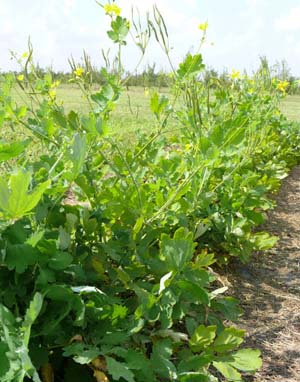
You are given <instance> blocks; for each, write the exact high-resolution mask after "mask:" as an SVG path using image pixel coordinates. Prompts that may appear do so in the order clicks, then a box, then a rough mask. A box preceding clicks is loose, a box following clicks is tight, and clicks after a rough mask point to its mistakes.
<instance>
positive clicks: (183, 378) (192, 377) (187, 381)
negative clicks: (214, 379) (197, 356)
mask: <svg viewBox="0 0 300 382" xmlns="http://www.w3.org/2000/svg"><path fill="white" fill-rule="evenodd" d="M179 381H180V382H210V381H211V379H210V377H208V376H207V375H204V374H202V373H197V372H189V373H182V374H180V375H179Z"/></svg>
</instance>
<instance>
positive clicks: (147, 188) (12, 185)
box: [0, 3, 299, 382]
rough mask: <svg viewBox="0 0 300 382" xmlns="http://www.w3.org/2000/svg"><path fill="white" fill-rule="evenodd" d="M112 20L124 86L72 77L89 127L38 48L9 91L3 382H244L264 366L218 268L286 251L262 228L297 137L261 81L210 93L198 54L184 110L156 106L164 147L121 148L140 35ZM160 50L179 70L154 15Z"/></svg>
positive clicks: (115, 75)
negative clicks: (121, 119)
mask: <svg viewBox="0 0 300 382" xmlns="http://www.w3.org/2000/svg"><path fill="white" fill-rule="evenodd" d="M104 10H105V12H106V13H107V14H108V15H109V17H110V18H111V29H110V30H109V31H108V36H109V37H110V39H111V40H112V41H113V43H115V44H116V45H117V46H118V54H117V57H116V61H115V62H116V63H117V66H116V68H117V70H115V71H110V70H107V68H104V69H102V72H101V74H102V76H103V78H104V80H105V81H104V83H103V85H102V86H101V87H100V88H99V89H98V90H96V91H95V90H93V89H92V86H91V85H92V84H91V82H90V78H89V74H88V73H87V72H86V71H85V69H84V68H81V67H78V66H76V67H74V68H73V77H72V81H73V82H74V83H75V84H77V85H78V86H79V87H80V88H81V89H82V91H83V94H84V95H85V97H86V99H87V100H88V103H89V105H90V111H89V112H88V113H87V114H81V113H79V112H76V111H74V110H72V111H70V112H68V113H66V112H65V110H64V107H63V106H62V105H60V104H59V103H58V102H56V88H57V86H58V84H57V82H56V81H55V80H53V78H52V77H51V75H50V74H45V75H43V76H42V77H40V76H39V75H38V74H37V72H36V70H35V67H34V65H33V61H32V50H31V47H29V53H28V57H27V58H26V64H25V66H24V71H23V73H22V74H21V76H22V77H20V76H19V77H17V78H15V77H14V76H12V75H6V76H2V78H1V90H0V106H1V109H0V126H1V129H2V130H4V129H5V131H6V134H7V136H9V134H10V133H9V130H10V129H11V131H12V135H11V136H12V137H13V140H12V141H10V140H9V139H7V140H3V141H1V144H0V162H1V181H0V254H1V255H0V285H1V288H0V360H1V361H0V378H1V381H3V382H10V381H18V382H22V381H29V380H33V381H40V380H42V381H43V382H48V381H52V380H53V378H54V376H55V379H56V380H63V381H65V382H68V381H72V382H76V381H78V382H79V381H83V380H85V381H98V382H105V381H121V382H124V381H127V382H134V381H136V382H142V381H143V382H144V381H148V382H158V381H161V382H163V381H170V380H171V381H180V382H193V381H197V382H199V381H204V382H210V381H220V380H227V381H242V374H243V373H254V372H255V371H256V370H257V369H258V368H259V367H260V365H261V358H260V353H259V351H258V350H254V349H248V348H239V347H240V345H241V344H242V342H243V337H244V334H245V333H244V331H243V330H239V329H237V328H235V327H233V326H230V322H232V321H234V320H235V319H236V318H237V317H238V316H239V315H240V314H241V310H240V308H239V307H238V301H237V300H236V299H234V298H232V297H230V296H228V295H227V294H226V290H227V288H226V287H224V286H223V285H222V284H220V282H219V281H218V278H217V277H216V273H215V272H213V271H212V268H211V267H212V266H213V264H215V263H218V264H220V265H221V264H224V263H228V262H229V261H230V258H232V257H238V258H239V259H241V261H248V260H249V258H250V256H251V252H252V251H254V250H259V249H265V248H269V247H271V246H272V245H273V244H274V242H275V241H276V238H274V237H270V236H269V235H268V234H267V233H265V232H257V230H255V231H254V230H253V228H254V227H256V226H258V225H259V224H261V223H262V222H263V220H264V211H265V210H267V209H268V208H270V207H271V206H272V201H271V200H270V199H269V195H270V194H271V193H272V192H273V191H275V190H277V189H278V187H279V184H280V179H282V178H283V177H284V176H285V175H286V172H287V170H288V168H289V166H292V165H293V164H295V162H296V161H297V160H298V159H299V134H298V132H297V127H296V126H295V124H292V123H290V122H288V121H287V120H286V119H285V118H284V117H283V116H282V115H281V114H280V112H279V110H278V108H277V103H278V99H279V98H280V97H281V96H282V95H281V94H282V93H284V92H283V91H282V90H281V89H279V88H278V86H277V84H276V83H272V81H271V82H268V81H265V80H266V78H265V77H262V76H261V73H258V74H257V75H256V76H254V78H248V77H242V76H241V75H240V73H238V72H232V74H231V78H230V81H229V82H228V84H223V83H221V82H220V81H218V79H215V78H213V77H211V78H210V79H209V80H208V81H205V82H204V81H200V79H201V76H202V74H203V73H204V68H205V66H204V64H203V61H202V56H201V54H200V53H199V52H198V53H196V54H194V55H191V54H188V55H187V56H186V58H185V60H184V61H183V62H182V63H181V64H180V65H179V67H178V68H174V71H173V74H172V81H173V87H172V92H173V93H172V99H169V98H168V97H167V96H166V95H159V94H157V93H153V94H152V96H151V99H150V108H151V111H152V113H153V115H154V116H155V120H156V122H155V124H154V125H153V129H152V131H151V132H150V133H147V132H144V131H140V132H138V133H137V135H138V136H137V139H136V142H133V143H132V145H129V146H128V147H124V146H122V145H120V142H119V140H118V139H116V138H115V136H114V137H113V138H112V135H111V134H110V131H109V129H108V121H109V120H110V116H111V114H112V113H113V111H114V108H115V105H116V103H117V101H118V99H119V97H120V94H121V92H122V90H123V88H124V86H125V85H126V79H125V80H124V77H123V68H122V60H121V58H122V51H123V49H124V46H125V44H126V39H127V37H128V33H129V30H130V24H129V21H128V20H127V19H126V18H124V17H123V16H122V15H121V11H120V9H119V8H118V7H117V5H116V4H115V3H112V4H107V5H106V6H104ZM132 25H133V26H134V27H135V28H138V27H137V25H139V24H138V23H137V24H132ZM206 28H207V24H206V27H205V28H204V27H203V24H202V28H200V29H201V30H202V32H203V33H204V36H203V37H202V40H201V41H202V42H203V38H205V33H206ZM151 34H153V35H154V37H155V39H156V40H157V41H158V42H159V43H160V44H161V46H162V48H163V49H164V50H165V52H166V54H167V55H168V42H167V30H166V27H165V23H164V20H163V18H162V16H161V14H160V13H159V11H158V10H157V8H154V15H153V19H150V17H149V18H148V23H147V27H146V29H145V30H142V29H141V30H139V34H138V35H139V36H141V38H142V37H143V36H144V38H145V39H144V40H139V41H138V42H137V44H138V46H139V48H140V50H141V52H142V55H143V54H144V50H145V49H146V45H147V41H148V38H150V35H151ZM15 86H19V87H20V89H21V90H22V91H24V94H26V95H27V97H29V98H30V102H29V103H28V104H27V105H17V104H16V103H15V102H14V100H13V99H12V97H11V91H12V89H13V88H14V87H15ZM170 120H172V125H173V123H174V121H175V122H176V126H177V127H178V128H177V129H176V131H175V132H172V131H171V132H170V131H169V129H168V126H169V121H170ZM16 132H20V134H22V135H24V136H25V137H24V139H20V138H16ZM20 136H21V135H20ZM120 139H122V138H120Z"/></svg>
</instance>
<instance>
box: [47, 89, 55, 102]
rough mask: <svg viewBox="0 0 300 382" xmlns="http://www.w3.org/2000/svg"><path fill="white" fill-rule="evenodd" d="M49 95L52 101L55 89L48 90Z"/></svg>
mask: <svg viewBox="0 0 300 382" xmlns="http://www.w3.org/2000/svg"><path fill="white" fill-rule="evenodd" d="M49 97H50V99H51V100H52V101H54V100H55V98H56V91H55V90H50V91H49Z"/></svg>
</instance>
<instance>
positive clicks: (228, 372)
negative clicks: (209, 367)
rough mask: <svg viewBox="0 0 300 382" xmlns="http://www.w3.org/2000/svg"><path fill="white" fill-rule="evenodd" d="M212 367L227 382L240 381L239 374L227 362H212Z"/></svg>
mask: <svg viewBox="0 0 300 382" xmlns="http://www.w3.org/2000/svg"><path fill="white" fill-rule="evenodd" d="M213 365H214V367H215V368H216V369H217V370H218V371H219V372H220V373H221V374H222V375H223V376H224V377H225V378H227V379H228V381H236V382H239V381H242V376H241V374H240V373H239V372H238V371H237V370H236V369H235V368H234V367H232V366H231V365H230V364H228V363H227V362H222V361H214V362H213Z"/></svg>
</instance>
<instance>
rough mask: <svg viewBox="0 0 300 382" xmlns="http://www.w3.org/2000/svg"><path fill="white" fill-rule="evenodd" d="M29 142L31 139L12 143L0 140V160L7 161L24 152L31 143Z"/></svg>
mask: <svg viewBox="0 0 300 382" xmlns="http://www.w3.org/2000/svg"><path fill="white" fill-rule="evenodd" d="M29 142H30V141H29V140H26V141H22V142H12V143H4V142H0V162H3V161H7V160H9V159H11V158H14V157H17V156H18V155H20V154H22V152H24V151H25V149H26V147H27V146H28V145H29Z"/></svg>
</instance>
